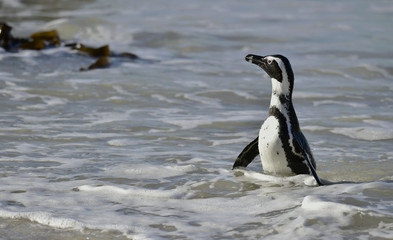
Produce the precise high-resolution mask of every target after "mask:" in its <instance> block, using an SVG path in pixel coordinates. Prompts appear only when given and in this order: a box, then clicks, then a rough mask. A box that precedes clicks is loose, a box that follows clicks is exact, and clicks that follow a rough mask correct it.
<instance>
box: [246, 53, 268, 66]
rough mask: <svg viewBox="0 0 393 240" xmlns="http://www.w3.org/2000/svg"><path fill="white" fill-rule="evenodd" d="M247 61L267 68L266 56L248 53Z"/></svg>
mask: <svg viewBox="0 0 393 240" xmlns="http://www.w3.org/2000/svg"><path fill="white" fill-rule="evenodd" d="M246 61H247V62H250V63H253V64H255V65H258V66H260V67H261V68H262V69H265V66H266V60H265V57H263V56H258V55H254V54H248V55H247V56H246Z"/></svg>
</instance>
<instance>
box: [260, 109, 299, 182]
mask: <svg viewBox="0 0 393 240" xmlns="http://www.w3.org/2000/svg"><path fill="white" fill-rule="evenodd" d="M279 132H280V123H279V121H278V119H277V118H275V117H274V116H269V117H268V118H267V119H266V120H265V122H264V123H263V124H262V126H261V129H260V130H259V140H258V149H259V154H260V156H261V161H262V166H263V169H264V171H267V172H271V173H274V174H280V175H292V174H293V172H292V170H291V169H290V168H289V167H288V161H287V158H286V155H285V151H284V148H283V144H282V141H281V139H280V136H279Z"/></svg>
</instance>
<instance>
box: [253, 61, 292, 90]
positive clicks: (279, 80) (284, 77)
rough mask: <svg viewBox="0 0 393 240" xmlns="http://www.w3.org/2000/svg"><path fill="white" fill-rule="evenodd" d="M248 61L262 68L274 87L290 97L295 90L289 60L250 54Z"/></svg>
mask: <svg viewBox="0 0 393 240" xmlns="http://www.w3.org/2000/svg"><path fill="white" fill-rule="evenodd" d="M246 61H248V62H250V63H253V64H255V65H257V66H259V67H261V68H262V69H263V70H264V71H265V72H266V73H267V74H268V75H269V76H270V77H271V78H272V83H273V87H274V88H277V89H276V90H279V91H280V92H281V93H282V94H285V95H288V94H289V95H290V94H291V93H292V89H293V81H294V76H293V71H292V67H291V64H290V62H289V60H288V59H287V58H286V57H284V56H282V55H268V56H258V55H254V54H248V55H247V56H246Z"/></svg>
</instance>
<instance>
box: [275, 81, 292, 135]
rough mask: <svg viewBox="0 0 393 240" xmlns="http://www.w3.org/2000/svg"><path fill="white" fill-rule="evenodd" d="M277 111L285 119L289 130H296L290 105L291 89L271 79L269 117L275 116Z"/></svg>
mask: <svg viewBox="0 0 393 240" xmlns="http://www.w3.org/2000/svg"><path fill="white" fill-rule="evenodd" d="M277 111H279V112H280V113H281V114H282V115H283V116H284V117H285V118H286V119H287V122H288V124H290V125H291V126H292V127H291V128H298V127H299V123H298V120H297V116H296V112H295V108H294V107H293V103H292V89H291V88H290V87H289V86H285V84H281V83H280V82H278V81H277V80H275V79H272V96H271V98H270V106H269V115H270V116H275V115H276V114H277Z"/></svg>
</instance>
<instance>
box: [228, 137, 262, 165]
mask: <svg viewBox="0 0 393 240" xmlns="http://www.w3.org/2000/svg"><path fill="white" fill-rule="evenodd" d="M258 154H259V149H258V137H257V138H255V139H254V140H253V141H252V142H250V143H249V144H248V145H247V146H246V147H245V148H244V149H243V151H242V152H241V153H240V154H239V156H238V157H237V159H236V161H235V163H234V164H233V167H232V169H235V168H238V167H247V165H248V164H250V163H251V162H252V160H254V158H255V157H256V156H257V155H258Z"/></svg>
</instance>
